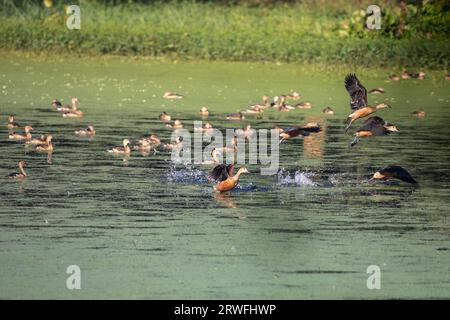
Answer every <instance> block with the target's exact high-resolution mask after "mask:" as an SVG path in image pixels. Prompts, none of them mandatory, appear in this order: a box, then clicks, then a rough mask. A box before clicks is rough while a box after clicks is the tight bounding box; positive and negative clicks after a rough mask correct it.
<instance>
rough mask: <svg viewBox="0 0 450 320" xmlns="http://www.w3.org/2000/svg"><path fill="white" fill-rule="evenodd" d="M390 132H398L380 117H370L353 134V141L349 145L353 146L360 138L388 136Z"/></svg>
mask: <svg viewBox="0 0 450 320" xmlns="http://www.w3.org/2000/svg"><path fill="white" fill-rule="evenodd" d="M392 132H398V129H397V127H396V126H395V125H393V124H390V123H387V122H386V121H384V120H383V119H381V118H380V117H370V118H369V119H367V120H366V121H364V123H363V125H362V126H361V128H359V129H358V130H357V131H356V133H355V139H354V140H353V141H352V143H351V144H350V145H351V146H352V147H353V146H355V145H356V144H357V143H358V142H359V140H360V138H365V137H373V136H383V135H388V134H390V133H392Z"/></svg>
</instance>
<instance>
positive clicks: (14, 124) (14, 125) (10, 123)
mask: <svg viewBox="0 0 450 320" xmlns="http://www.w3.org/2000/svg"><path fill="white" fill-rule="evenodd" d="M6 126H7V127H8V129H14V128H18V127H19V124H18V123H17V122H16V118H15V116H14V115H9V116H8V124H7V125H6Z"/></svg>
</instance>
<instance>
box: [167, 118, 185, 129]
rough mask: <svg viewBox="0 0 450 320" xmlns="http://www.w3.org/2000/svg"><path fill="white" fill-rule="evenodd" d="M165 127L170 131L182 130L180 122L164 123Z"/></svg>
mask: <svg viewBox="0 0 450 320" xmlns="http://www.w3.org/2000/svg"><path fill="white" fill-rule="evenodd" d="M166 127H167V128H171V129H181V128H183V123H182V122H181V121H180V120H175V121H174V122H173V123H172V124H171V123H166Z"/></svg>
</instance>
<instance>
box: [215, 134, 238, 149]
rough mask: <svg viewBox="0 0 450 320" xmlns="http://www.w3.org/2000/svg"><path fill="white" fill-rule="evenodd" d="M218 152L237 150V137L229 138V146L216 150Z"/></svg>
mask: <svg viewBox="0 0 450 320" xmlns="http://www.w3.org/2000/svg"><path fill="white" fill-rule="evenodd" d="M216 149H217V150H218V151H222V152H235V151H236V150H237V136H233V137H232V138H231V146H225V147H222V148H216Z"/></svg>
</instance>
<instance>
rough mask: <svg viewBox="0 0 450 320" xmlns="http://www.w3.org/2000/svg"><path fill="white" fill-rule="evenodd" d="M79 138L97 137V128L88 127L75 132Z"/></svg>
mask: <svg viewBox="0 0 450 320" xmlns="http://www.w3.org/2000/svg"><path fill="white" fill-rule="evenodd" d="M75 134H76V135H77V136H95V128H94V126H93V125H91V124H90V125H88V126H87V127H86V128H84V129H78V130H76V131H75Z"/></svg>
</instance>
